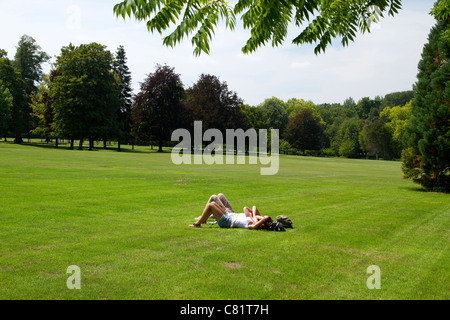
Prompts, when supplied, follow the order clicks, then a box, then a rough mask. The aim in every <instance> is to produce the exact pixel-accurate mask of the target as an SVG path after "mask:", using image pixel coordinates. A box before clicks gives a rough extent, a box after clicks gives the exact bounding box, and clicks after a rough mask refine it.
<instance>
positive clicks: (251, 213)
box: [189, 202, 272, 230]
mask: <svg viewBox="0 0 450 320" xmlns="http://www.w3.org/2000/svg"><path fill="white" fill-rule="evenodd" d="M211 215H212V216H213V217H214V219H216V220H217V224H218V225H219V227H221V228H245V229H250V230H258V229H267V228H268V227H269V226H270V224H271V223H272V219H271V218H270V217H268V216H261V215H260V214H259V211H258V209H256V206H254V207H253V210H250V209H249V208H247V207H244V213H234V212H229V213H227V212H226V211H225V210H224V208H222V206H220V205H219V204H217V203H216V202H210V203H208V204H206V207H205V210H203V213H202V215H201V216H200V218H199V219H198V220H197V222H194V223H193V224H191V225H189V226H190V227H197V228H199V227H201V225H202V224H203V223H206V221H207V220H208V218H209V217H210V216H211Z"/></svg>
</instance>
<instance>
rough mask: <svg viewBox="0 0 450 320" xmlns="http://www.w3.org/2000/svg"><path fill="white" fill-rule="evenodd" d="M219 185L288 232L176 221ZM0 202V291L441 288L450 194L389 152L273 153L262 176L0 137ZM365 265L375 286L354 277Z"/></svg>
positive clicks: (167, 294)
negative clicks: (355, 155) (344, 155)
mask: <svg viewBox="0 0 450 320" xmlns="http://www.w3.org/2000/svg"><path fill="white" fill-rule="evenodd" d="M219 192H223V193H224V194H225V195H226V196H227V197H228V198H229V199H230V202H231V204H232V205H233V207H234V208H235V210H236V211H241V208H242V207H243V206H252V205H257V206H258V208H259V209H260V210H261V212H262V213H263V214H268V215H271V216H272V217H276V216H277V215H278V214H286V215H288V216H289V217H291V218H292V220H293V221H294V226H295V229H293V230H289V231H287V232H284V233H274V232H267V231H248V230H242V229H230V230H225V229H220V228H218V227H217V226H205V227H203V228H201V229H192V228H189V227H187V225H188V224H189V223H191V222H193V221H194V220H193V218H195V217H196V216H198V215H200V213H201V211H202V209H203V207H204V204H205V202H206V200H207V199H208V197H209V195H210V194H212V193H219ZM0 203H1V206H0V298H1V299H449V298H450V290H449V289H450V288H449V283H450V281H449V280H450V279H449V274H450V272H449V265H450V257H449V229H450V221H449V220H450V219H449V213H450V205H449V203H450V202H449V195H444V194H436V193H425V192H422V191H421V190H420V189H419V188H418V187H417V186H415V185H414V184H412V183H411V182H410V181H406V180H403V179H402V176H401V172H400V164H399V163H398V162H384V161H365V160H348V159H327V158H307V157H295V156H282V157H281V164H280V171H279V173H278V174H277V175H275V176H261V175H260V174H259V166H255V165H251V166H250V165H247V166H246V165H222V166H207V165H200V166H199V165H184V166H175V165H173V164H172V163H171V161H170V154H169V153H165V154H157V153H136V152H135V153H131V152H122V153H117V152H114V151H93V152H89V151H68V150H55V149H46V148H41V147H34V146H16V145H12V144H9V143H3V142H2V143H0ZM69 265H78V266H79V267H80V268H81V286H82V289H81V290H68V289H67V287H66V280H67V278H68V276H69V275H68V274H66V273H65V272H66V269H67V267H68V266H69ZM370 265H378V266H379V267H380V269H381V290H369V289H367V287H366V280H367V278H368V277H369V275H368V274H367V273H366V269H367V267H369V266H370Z"/></svg>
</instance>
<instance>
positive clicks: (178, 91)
mask: <svg viewBox="0 0 450 320" xmlns="http://www.w3.org/2000/svg"><path fill="white" fill-rule="evenodd" d="M183 96H184V89H183V84H182V83H181V80H180V75H179V74H177V73H175V71H174V68H171V67H169V66H167V65H165V66H161V65H157V66H156V71H155V72H154V73H151V74H149V75H148V77H147V79H146V80H145V81H144V82H143V83H142V84H141V91H140V92H139V93H138V94H137V95H136V97H135V101H134V104H133V107H132V119H133V126H134V128H133V132H134V135H135V137H136V138H137V139H138V140H140V141H146V142H150V141H152V140H156V141H157V142H158V146H159V149H158V152H163V149H162V147H163V144H164V142H165V141H168V140H170V135H171V133H172V131H173V130H174V129H177V128H179V127H180V126H181V124H182V118H183V117H182V114H183V105H182V102H181V101H182V99H183Z"/></svg>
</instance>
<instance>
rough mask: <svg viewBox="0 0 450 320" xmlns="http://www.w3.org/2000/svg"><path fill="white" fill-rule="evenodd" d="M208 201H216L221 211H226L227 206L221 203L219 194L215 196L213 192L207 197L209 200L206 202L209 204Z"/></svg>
mask: <svg viewBox="0 0 450 320" xmlns="http://www.w3.org/2000/svg"><path fill="white" fill-rule="evenodd" d="M209 203H217V204H218V205H219V206H220V207H221V208H222V210H223V211H225V212H227V208H226V207H225V205H224V204H223V203H222V200H220V197H219V196H216V195H215V194H213V195H212V196H211V197H209V200H208V202H207V203H206V204H209Z"/></svg>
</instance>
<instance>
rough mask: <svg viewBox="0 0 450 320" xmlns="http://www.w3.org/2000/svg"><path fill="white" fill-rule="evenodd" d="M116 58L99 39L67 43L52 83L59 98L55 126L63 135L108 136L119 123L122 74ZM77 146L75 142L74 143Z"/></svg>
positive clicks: (55, 106) (57, 63)
mask: <svg viewBox="0 0 450 320" xmlns="http://www.w3.org/2000/svg"><path fill="white" fill-rule="evenodd" d="M114 66H115V65H114V58H113V55H112V53H111V52H110V51H108V50H106V47H105V46H103V45H100V44H98V43H91V44H83V45H80V46H78V47H76V46H74V45H72V44H70V45H69V46H67V47H63V48H62V50H61V54H60V55H59V56H58V57H57V60H56V63H55V66H54V67H55V70H54V72H53V73H54V77H53V78H52V81H50V83H49V87H50V94H51V96H52V98H54V99H55V101H54V103H53V108H54V112H55V118H54V122H53V126H54V129H55V132H56V134H58V135H59V136H60V137H67V138H70V139H71V140H72V141H73V139H75V138H78V139H79V140H80V146H79V149H82V145H83V140H85V139H89V140H90V149H91V148H92V141H93V139H101V138H104V137H105V136H107V135H108V134H109V133H110V132H111V131H112V130H113V129H112V127H114V126H116V125H117V114H118V109H119V108H120V105H121V102H122V101H121V99H120V97H119V92H120V88H119V81H120V80H119V78H118V76H117V74H116V72H115V70H114ZM71 147H72V148H73V143H72V144H71Z"/></svg>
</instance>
